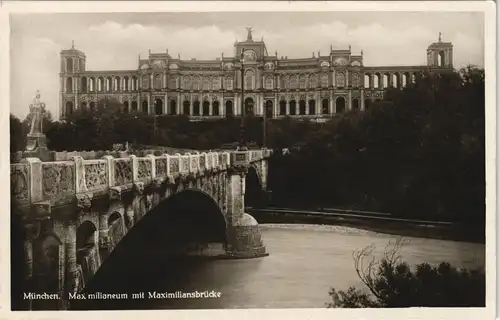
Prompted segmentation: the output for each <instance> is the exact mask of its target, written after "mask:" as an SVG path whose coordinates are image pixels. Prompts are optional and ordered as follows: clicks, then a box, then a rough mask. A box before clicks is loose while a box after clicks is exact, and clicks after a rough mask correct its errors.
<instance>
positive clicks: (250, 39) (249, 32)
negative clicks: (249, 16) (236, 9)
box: [245, 27, 253, 41]
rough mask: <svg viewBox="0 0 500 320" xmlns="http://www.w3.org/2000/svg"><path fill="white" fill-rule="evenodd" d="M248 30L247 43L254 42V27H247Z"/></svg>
mask: <svg viewBox="0 0 500 320" xmlns="http://www.w3.org/2000/svg"><path fill="white" fill-rule="evenodd" d="M245 29H247V32H248V33H247V41H253V39H252V27H245Z"/></svg>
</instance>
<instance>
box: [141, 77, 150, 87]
mask: <svg viewBox="0 0 500 320" xmlns="http://www.w3.org/2000/svg"><path fill="white" fill-rule="evenodd" d="M142 89H143V90H148V89H149V76H143V77H142Z"/></svg>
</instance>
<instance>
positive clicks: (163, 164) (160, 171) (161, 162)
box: [155, 158, 172, 177]
mask: <svg viewBox="0 0 500 320" xmlns="http://www.w3.org/2000/svg"><path fill="white" fill-rule="evenodd" d="M170 161H172V160H170ZM155 172H156V176H158V177H164V176H166V175H167V159H166V158H156V161H155Z"/></svg>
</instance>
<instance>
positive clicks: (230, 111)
mask: <svg viewBox="0 0 500 320" xmlns="http://www.w3.org/2000/svg"><path fill="white" fill-rule="evenodd" d="M233 115H234V110H233V101H231V100H227V101H226V117H227V116H233Z"/></svg>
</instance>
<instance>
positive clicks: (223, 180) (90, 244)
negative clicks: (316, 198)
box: [11, 150, 271, 310]
mask: <svg viewBox="0 0 500 320" xmlns="http://www.w3.org/2000/svg"><path fill="white" fill-rule="evenodd" d="M270 155H271V151H270V150H246V151H230V152H207V153H205V152H203V153H199V152H195V153H192V154H189V153H186V154H175V155H168V154H163V155H159V156H158V155H153V154H148V155H146V156H143V157H140V156H136V155H128V156H126V157H120V158H115V157H113V156H110V155H107V156H104V157H103V158H101V159H90V160H85V159H84V158H82V157H81V156H73V157H72V159H71V160H70V161H53V162H42V161H41V160H40V159H39V158H33V157H28V158H24V159H22V160H21V162H20V163H14V164H11V194H12V199H11V203H12V213H13V214H12V221H13V231H12V234H13V246H15V244H14V243H16V241H17V243H18V244H19V248H22V247H24V250H23V249H20V250H18V251H23V252H24V255H23V256H22V258H21V261H22V263H21V266H20V269H22V272H21V271H19V270H18V273H22V278H23V279H22V288H23V289H22V290H20V291H19V292H18V293H19V294H24V293H30V292H32V293H34V294H57V295H58V297H60V299H55V300H50V299H49V300H47V299H45V300H40V299H35V295H33V296H30V297H28V299H26V297H24V300H27V301H29V302H27V301H25V303H26V304H27V305H26V306H25V307H23V308H27V309H32V310H39V309H67V308H68V307H69V300H68V296H69V294H75V293H77V292H81V291H82V290H83V289H84V288H85V286H86V285H87V284H88V282H89V280H90V279H92V277H93V276H94V275H95V274H96V273H97V271H98V270H99V269H100V268H101V266H102V265H103V264H105V261H106V259H107V258H108V256H109V255H110V254H111V253H113V251H114V250H115V249H116V250H118V251H119V249H118V248H119V247H120V245H121V244H122V243H123V242H126V241H127V238H133V239H137V238H139V239H144V238H149V237H152V239H154V240H153V241H152V242H149V243H148V244H147V246H150V247H155V249H158V248H161V249H162V250H165V252H166V251H168V253H169V254H183V255H186V254H187V255H209V256H220V257H224V258H253V257H261V256H265V255H267V253H266V248H265V246H264V244H263V242H262V240H261V235H260V231H259V227H258V224H257V222H256V221H255V219H254V218H253V217H252V216H250V215H249V214H247V213H245V212H244V208H245V192H246V193H247V201H253V200H256V199H259V195H262V194H263V191H266V188H267V172H268V165H267V158H268V157H269V156H270ZM246 189H247V190H246ZM134 229H138V230H139V229H143V231H142V233H141V232H138V231H137V232H136V233H137V234H138V235H139V236H135V237H133V236H132V235H131V234H133V233H134ZM144 230H146V231H144ZM16 239H18V240H16ZM129 242H130V241H129ZM139 242H140V241H139ZM141 243H142V242H141ZM145 243H147V242H145ZM152 244H156V246H155V245H152ZM137 245H138V244H136V246H137ZM141 245H142V244H141ZM14 250H15V249H14V247H13V251H14ZM145 251H148V250H145ZM148 252H149V251H148ZM19 255H20V254H19ZM13 266H14V263H13ZM13 268H14V267H13ZM14 271H15V270H13V272H14ZM12 285H13V286H14V284H12ZM21 291H22V292H21ZM13 299H14V297H13Z"/></svg>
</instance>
